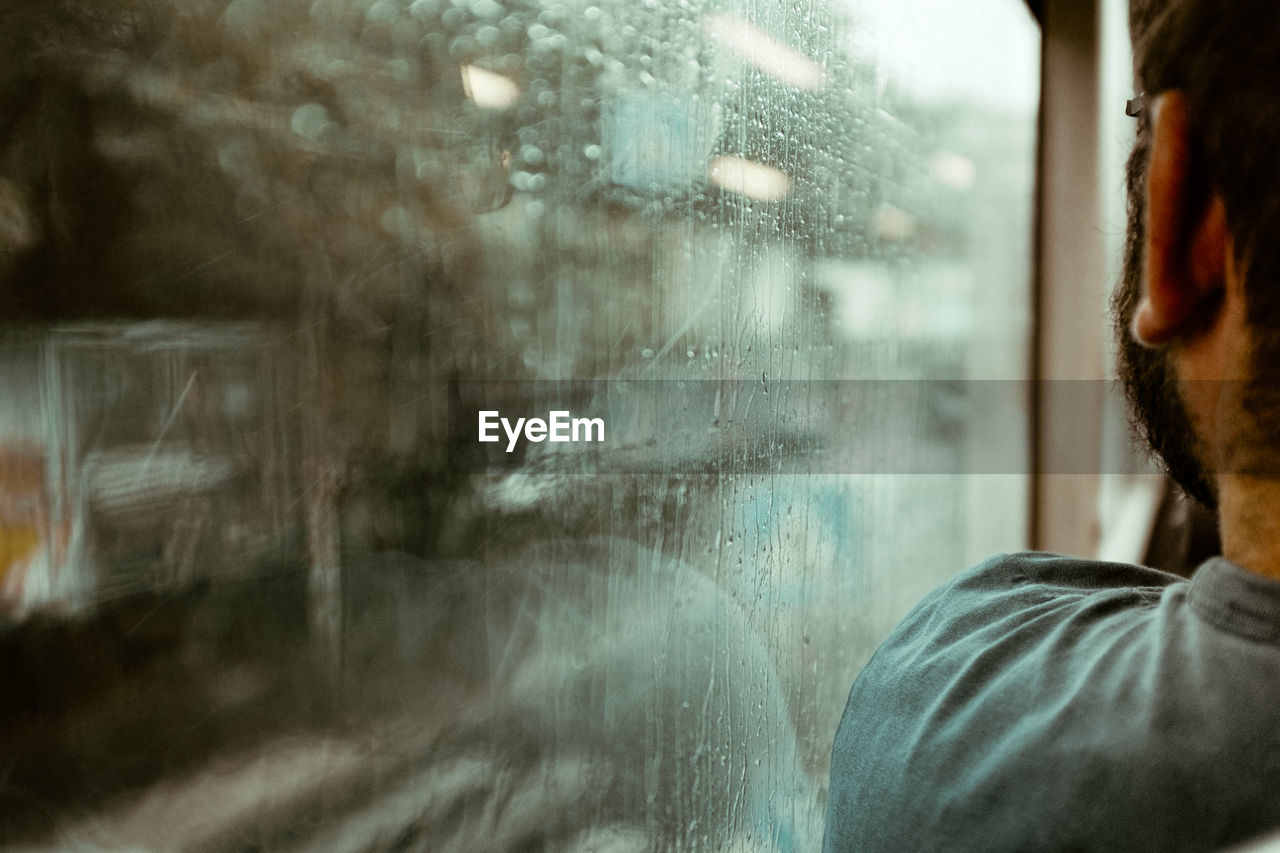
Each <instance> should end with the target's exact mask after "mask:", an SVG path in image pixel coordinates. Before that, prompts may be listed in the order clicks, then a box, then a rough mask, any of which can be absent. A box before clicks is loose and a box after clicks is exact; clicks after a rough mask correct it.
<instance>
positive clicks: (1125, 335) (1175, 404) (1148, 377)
mask: <svg viewBox="0 0 1280 853" xmlns="http://www.w3.org/2000/svg"><path fill="white" fill-rule="evenodd" d="M1145 166H1146V148H1145V146H1143V145H1139V147H1138V148H1137V149H1135V151H1134V153H1133V156H1132V157H1131V158H1130V161H1129V177H1128V184H1129V228H1128V235H1127V237H1126V240H1125V248H1124V271H1123V274H1122V276H1121V279H1120V283H1119V284H1118V285H1117V287H1116V291H1115V294H1114V296H1113V298H1112V303H1111V305H1112V312H1111V313H1112V320H1113V323H1114V327H1113V331H1114V334H1115V336H1116V343H1117V370H1118V371H1119V374H1120V382H1121V385H1122V386H1123V387H1124V393H1125V397H1126V398H1127V399H1128V402H1129V412H1130V422H1131V424H1132V426H1133V428H1134V431H1135V432H1136V433H1137V434H1138V435H1139V437H1140V438H1141V439H1142V440H1144V441H1145V443H1146V445H1147V447H1148V448H1149V450H1150V452H1151V453H1153V454H1154V455H1155V456H1157V457H1158V458H1159V459H1160V461H1161V462H1162V463H1163V465H1164V467H1165V470H1166V471H1167V472H1168V473H1169V476H1170V477H1172V478H1173V480H1174V482H1176V483H1177V484H1178V485H1179V486H1180V487H1181V488H1182V490H1183V491H1185V492H1186V493H1187V494H1188V495H1190V496H1191V497H1192V498H1194V499H1195V500H1196V501H1198V502H1199V503H1201V504H1202V505H1204V506H1205V507H1206V508H1207V509H1210V510H1214V509H1216V508H1217V504H1218V496H1217V490H1216V488H1215V486H1214V482H1213V478H1212V477H1210V476H1209V474H1208V471H1207V470H1206V467H1205V465H1204V463H1203V462H1202V461H1201V460H1202V454H1201V452H1200V441H1199V439H1198V438H1197V436H1196V433H1195V430H1194V428H1193V427H1192V423H1191V417H1190V414H1189V413H1188V410H1187V406H1186V402H1185V401H1184V399H1183V396H1182V392H1181V391H1180V389H1179V386H1178V377H1177V372H1176V371H1175V370H1174V368H1173V364H1172V362H1171V360H1170V358H1169V347H1167V346H1161V347H1154V348H1152V347H1146V346H1143V345H1142V344H1140V343H1138V342H1137V341H1136V340H1134V337H1133V334H1132V333H1131V332H1130V329H1131V328H1132V325H1133V315H1134V313H1135V312H1136V311H1137V308H1138V302H1139V301H1140V299H1141V296H1142V263H1143V261H1142V243H1143V227H1142V226H1143V210H1142V190H1143V188H1144V184H1145V174H1146V169H1145Z"/></svg>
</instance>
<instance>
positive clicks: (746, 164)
mask: <svg viewBox="0 0 1280 853" xmlns="http://www.w3.org/2000/svg"><path fill="white" fill-rule="evenodd" d="M710 177H711V183H713V184H715V185H716V186H718V187H721V188H723V189H726V190H729V191H731V192H735V193H739V194H741V195H745V196H747V197H748V198H754V199H758V200H760V201H778V200H779V199H781V198H785V197H786V195H787V193H788V192H790V191H791V179H790V178H788V177H787V175H786V173H785V172H782V171H780V170H778V169H775V168H773V167H772V166H765V165H764V164H762V163H753V162H751V161H750V160H743V159H742V158H741V157H731V156H726V157H717V158H716V159H714V160H712V161H711V170H710Z"/></svg>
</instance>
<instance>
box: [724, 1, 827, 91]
mask: <svg viewBox="0 0 1280 853" xmlns="http://www.w3.org/2000/svg"><path fill="white" fill-rule="evenodd" d="M702 28H703V30H705V31H706V32H707V33H708V34H710V35H711V36H713V37H714V38H717V39H720V40H721V41H722V42H724V43H725V44H727V45H728V46H729V47H731V48H733V50H735V51H736V52H737V53H739V54H741V55H742V57H743V58H744V59H746V60H747V61H748V62H750V63H751V64H752V65H754V66H755V67H756V68H759V69H760V70H761V71H763V72H764V73H766V74H769V75H771V76H773V77H776V78H777V79H779V80H781V81H782V82H783V83H786V84H787V85H789V86H794V87H795V88H797V89H805V90H808V91H813V90H815V89H821V88H822V87H823V86H824V85H826V82H827V74H826V72H825V71H823V70H822V66H821V65H819V64H818V63H816V62H814V61H813V60H812V59H810V58H809V57H807V56H805V55H803V54H801V53H798V52H797V51H795V50H793V49H792V48H790V47H788V46H786V45H785V44H783V43H782V42H780V41H777V40H776V39H774V38H773V36H771V35H769V34H768V33H766V32H765V31H764V30H762V29H760V28H759V27H756V26H753V25H751V24H749V23H747V22H746V21H744V20H742V19H741V18H739V17H737V16H736V15H712V16H710V17H708V18H705V19H703V21H702Z"/></svg>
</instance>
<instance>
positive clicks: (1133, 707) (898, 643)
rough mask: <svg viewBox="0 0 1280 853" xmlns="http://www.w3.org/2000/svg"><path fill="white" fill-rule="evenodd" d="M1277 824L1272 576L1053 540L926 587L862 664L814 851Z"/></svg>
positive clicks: (1174, 841) (1277, 624)
mask: <svg viewBox="0 0 1280 853" xmlns="http://www.w3.org/2000/svg"><path fill="white" fill-rule="evenodd" d="M1277 827H1280V583H1278V582H1275V581H1271V580H1268V579H1266V578H1264V577H1261V576H1260V575H1255V574H1253V573H1251V572H1248V571H1245V570H1244V569H1242V568H1240V567H1239V566H1237V565H1235V564H1234V563H1231V562H1229V561H1227V560H1224V559H1221V558H1216V559H1213V560H1210V561H1209V562H1207V563H1205V564H1204V565H1203V566H1201V567H1200V569H1199V570H1198V571H1197V572H1196V574H1195V576H1194V578H1193V580H1191V581H1190V582H1187V581H1184V580H1182V579H1181V578H1178V577H1176V576H1174V575H1169V574H1165V573H1164V572H1157V571H1153V570H1151V569H1144V568H1140V567H1137V566H1129V565H1121V564H1116V563H1100V562H1093V561H1087V560H1077V559H1071V558H1066V557H1058V556H1053V555H1048V554H1017V555H1013V556H1001V557H996V558H993V559H991V560H989V561H987V562H986V563H984V564H983V565H981V566H978V567H977V568H975V569H971V570H969V571H967V572H965V573H964V574H962V575H960V576H959V577H957V578H956V579H955V580H953V581H951V582H950V583H948V584H946V585H945V586H943V587H941V588H940V589H937V590H935V591H934V592H933V593H931V594H930V595H929V596H928V597H927V598H926V599H925V600H924V601H922V602H921V603H920V604H919V605H917V606H916V608H915V609H914V610H912V611H911V613H910V614H908V616H907V617H906V619H904V620H903V622H902V624H901V625H899V626H898V628H897V629H896V630H895V631H894V632H893V634H892V635H891V636H890V637H889V638H888V639H887V640H886V641H885V642H884V644H883V645H882V646H881V647H880V649H879V650H878V651H877V652H876V654H875V656H874V657H873V658H872V659H871V661H870V663H868V664H867V666H866V668H865V669H864V670H863V672H862V674H861V675H860V676H859V677H858V679H857V681H856V682H855V684H854V686H853V690H852V692H851V693H850V695H849V704H848V707H847V708H846V709H845V714H844V719H843V720H842V721H841V723H840V729H839V731H838V732H837V734H836V739H835V747H834V750H833V753H832V758H831V790H830V795H829V799H828V803H827V830H826V832H827V835H826V843H825V849H826V850H827V851H846V850H849V851H859V853H862V852H863V851H876V850H893V851H927V850H947V851H959V850H980V851H1000V850H1019V851H1021V850H1085V849H1088V850H1179V851H1182V850H1204V849H1209V850H1212V849H1218V848H1220V847H1221V846H1222V845H1224V844H1229V843H1236V842H1241V841H1246V840H1249V839H1252V838H1255V837H1257V836H1259V835H1261V834H1264V833H1266V832H1267V831H1268V830H1273V829H1275V828H1277Z"/></svg>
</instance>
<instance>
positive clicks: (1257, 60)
mask: <svg viewBox="0 0 1280 853" xmlns="http://www.w3.org/2000/svg"><path fill="white" fill-rule="evenodd" d="M1131 28H1132V33H1133V42H1134V54H1135V60H1136V81H1137V85H1138V87H1139V91H1143V92H1145V107H1144V109H1143V111H1142V112H1141V114H1140V115H1139V117H1138V136H1137V144H1136V145H1135V147H1134V151H1133V154H1132V156H1131V158H1130V161H1129V169H1128V190H1129V234H1128V240H1127V242H1126V247H1125V265H1124V278H1123V281H1122V282H1121V285H1120V287H1119V289H1118V290H1117V293H1116V297H1115V302H1114V307H1115V316H1116V321H1117V332H1118V337H1119V342H1120V372H1121V377H1122V379H1123V380H1124V384H1125V386H1126V391H1127V392H1128V394H1129V397H1130V401H1131V403H1132V404H1133V408H1134V414H1135V418H1136V419H1137V421H1138V423H1139V426H1140V427H1141V429H1142V430H1143V432H1144V433H1145V435H1146V437H1147V439H1148V440H1149V443H1150V445H1151V447H1152V449H1153V450H1154V451H1156V452H1157V453H1159V454H1160V456H1161V457H1162V458H1163V459H1164V460H1165V462H1166V464H1167V465H1168V466H1169V469H1170V472H1171V474H1172V475H1173V476H1174V478H1175V479H1177V480H1178V482H1179V483H1180V484H1181V485H1182V486H1183V487H1184V488H1185V489H1186V490H1187V491H1188V492H1189V493H1190V494H1191V495H1192V496H1194V497H1196V498H1197V499H1199V500H1200V501H1201V502H1203V503H1205V504H1207V505H1209V506H1213V505H1214V504H1215V503H1216V502H1217V488H1216V478H1217V475H1218V474H1220V473H1223V472H1224V471H1228V470H1229V471H1232V472H1246V471H1247V472H1254V473H1260V472H1273V471H1280V395H1277V394H1276V393H1275V392H1274V391H1273V390H1270V389H1272V388H1273V387H1274V384H1275V383H1274V379H1275V377H1276V375H1277V374H1280V291H1278V290H1276V287H1277V286H1280V192H1277V191H1276V190H1275V188H1276V187H1280V156H1277V152H1280V103H1277V101H1276V98H1275V94H1274V93H1275V92H1276V91H1277V86H1280V7H1277V6H1275V5H1274V4H1273V3H1269V2H1262V0H1233V2H1228V3H1221V2H1208V0H1135V2H1134V5H1133V12H1132V16H1131ZM1233 312H1234V313H1233ZM1237 315H1238V317H1239V320H1238V322H1237V323H1236V324H1235V325H1233V319H1232V318H1233V317H1235V316H1237ZM1234 379H1241V380H1246V381H1243V382H1240V383H1235V382H1230V381H1226V380H1234Z"/></svg>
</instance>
